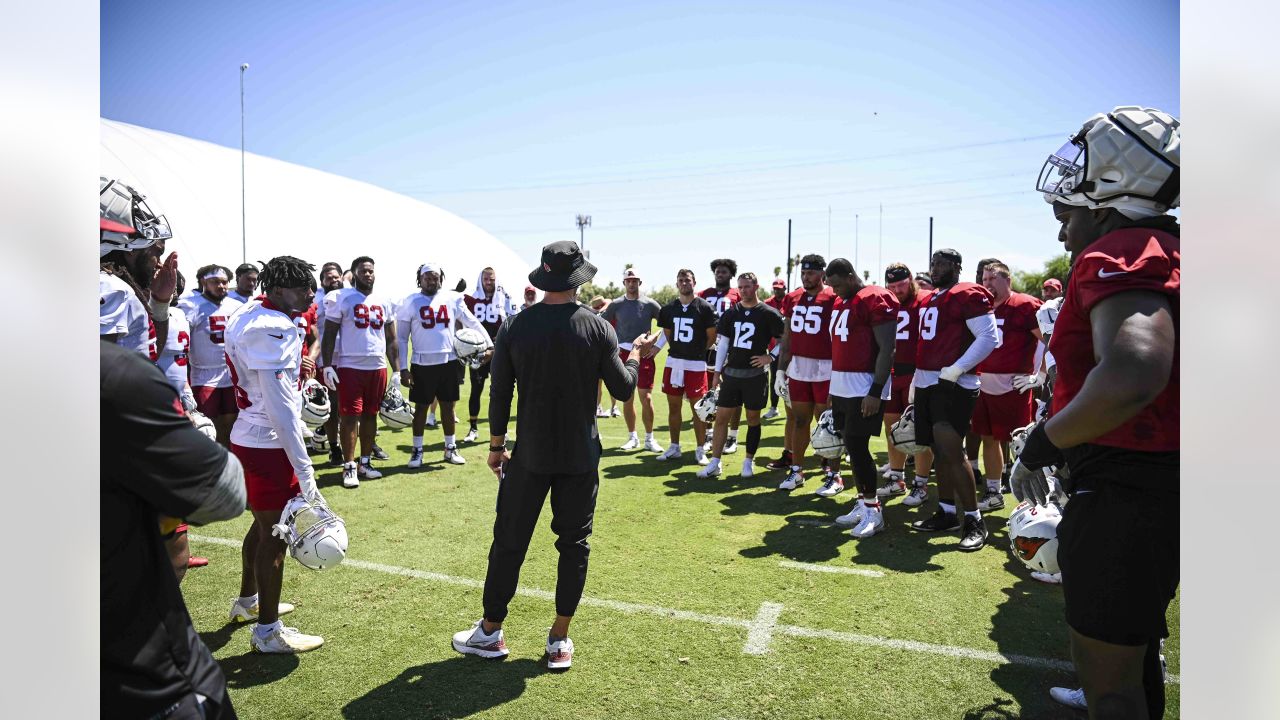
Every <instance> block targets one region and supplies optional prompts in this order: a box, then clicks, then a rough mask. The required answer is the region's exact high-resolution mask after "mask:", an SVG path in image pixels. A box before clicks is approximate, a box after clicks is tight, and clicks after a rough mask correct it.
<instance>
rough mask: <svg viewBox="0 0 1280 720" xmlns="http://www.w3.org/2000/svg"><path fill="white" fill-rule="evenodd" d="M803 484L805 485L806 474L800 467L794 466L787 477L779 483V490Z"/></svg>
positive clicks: (791, 488)
mask: <svg viewBox="0 0 1280 720" xmlns="http://www.w3.org/2000/svg"><path fill="white" fill-rule="evenodd" d="M801 485H804V475H803V474H802V473H801V472H800V470H799V469H797V468H792V469H791V472H790V473H788V474H787V479H786V480H783V481H782V482H781V483H780V484H779V485H778V489H779V490H795V489H796V488H798V487H800V486H801Z"/></svg>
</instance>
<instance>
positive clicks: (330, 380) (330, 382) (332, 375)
mask: <svg viewBox="0 0 1280 720" xmlns="http://www.w3.org/2000/svg"><path fill="white" fill-rule="evenodd" d="M324 386H325V387H327V388H329V389H330V390H333V391H334V392H337V391H338V371H337V370H336V369H334V368H331V367H329V366H328V365H325V366H324Z"/></svg>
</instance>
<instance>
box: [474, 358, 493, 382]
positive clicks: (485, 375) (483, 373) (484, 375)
mask: <svg viewBox="0 0 1280 720" xmlns="http://www.w3.org/2000/svg"><path fill="white" fill-rule="evenodd" d="M489 365H490V363H485V364H483V365H481V366H480V367H478V368H471V384H472V385H476V384H479V383H482V382H484V381H485V380H488V379H489Z"/></svg>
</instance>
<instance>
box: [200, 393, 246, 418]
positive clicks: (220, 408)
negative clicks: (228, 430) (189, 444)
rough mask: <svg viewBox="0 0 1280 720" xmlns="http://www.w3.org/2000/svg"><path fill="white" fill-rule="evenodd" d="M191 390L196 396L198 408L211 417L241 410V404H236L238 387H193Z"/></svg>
mask: <svg viewBox="0 0 1280 720" xmlns="http://www.w3.org/2000/svg"><path fill="white" fill-rule="evenodd" d="M191 392H192V393H193V394H195V396H196V409H197V410H199V411H200V412H202V413H204V415H205V416H207V417H209V418H210V419H212V418H216V417H218V416H219V415H236V414H238V413H239V412H240V406H239V405H237V404H236V389H235V388H234V387H231V386H230V385H228V386H227V387H224V388H220V387H210V386H201V387H193V388H191Z"/></svg>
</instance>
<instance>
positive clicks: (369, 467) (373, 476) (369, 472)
mask: <svg viewBox="0 0 1280 720" xmlns="http://www.w3.org/2000/svg"><path fill="white" fill-rule="evenodd" d="M356 474H357V475H359V476H360V477H362V478H364V479H365V480H377V479H378V478H380V477H382V473H381V472H379V471H378V469H377V468H375V467H374V466H373V463H372V462H369V461H361V462H360V465H359V466H358V468H357V470H356Z"/></svg>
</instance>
